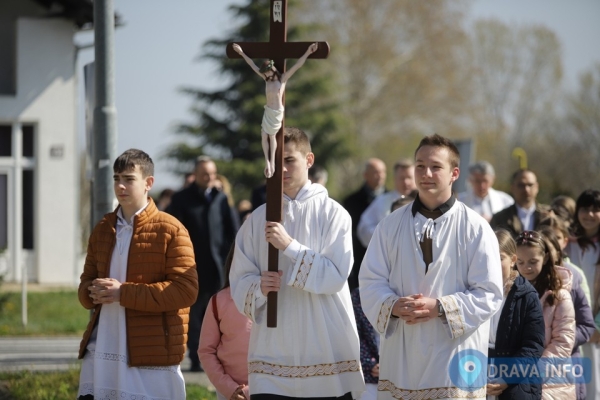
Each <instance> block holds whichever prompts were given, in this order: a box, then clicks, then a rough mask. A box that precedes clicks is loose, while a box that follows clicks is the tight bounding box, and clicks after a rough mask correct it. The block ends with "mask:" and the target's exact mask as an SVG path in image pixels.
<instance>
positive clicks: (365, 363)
mask: <svg viewBox="0 0 600 400" xmlns="http://www.w3.org/2000/svg"><path fill="white" fill-rule="evenodd" d="M359 290H360V289H359V288H358V287H357V288H355V289H353V290H352V291H351V292H350V295H351V296H352V307H353V308H354V317H355V318H356V329H357V330H358V338H359V339H360V365H361V367H362V372H363V376H364V378H365V386H366V390H365V392H364V393H363V394H362V396H361V398H360V400H376V399H377V382H378V381H379V340H380V339H379V333H377V332H375V329H373V325H371V323H370V322H369V320H368V319H367V316H366V315H365V313H364V312H363V310H362V306H361V305H360V292H359Z"/></svg>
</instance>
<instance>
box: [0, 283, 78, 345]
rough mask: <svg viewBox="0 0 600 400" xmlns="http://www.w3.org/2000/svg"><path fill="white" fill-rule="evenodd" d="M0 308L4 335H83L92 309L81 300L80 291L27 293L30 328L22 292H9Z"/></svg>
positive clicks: (1, 326) (0, 320)
mask: <svg viewBox="0 0 600 400" xmlns="http://www.w3.org/2000/svg"><path fill="white" fill-rule="evenodd" d="M6 296H7V300H6V301H5V302H4V304H3V305H2V307H1V308H0V336H37V335H81V334H82V333H83V331H84V330H85V327H86V325H87V322H88V320H89V315H90V314H89V311H87V310H86V309H84V308H83V307H82V306H81V304H80V303H79V300H78V299H77V291H75V290H72V291H59V292H29V293H27V310H28V315H27V320H28V323H27V327H26V328H24V327H23V325H22V323H21V293H18V292H16V293H15V292H12V293H6Z"/></svg>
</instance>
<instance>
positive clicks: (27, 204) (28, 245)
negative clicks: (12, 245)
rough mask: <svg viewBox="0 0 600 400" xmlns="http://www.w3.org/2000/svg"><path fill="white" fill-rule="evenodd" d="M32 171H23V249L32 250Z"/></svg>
mask: <svg viewBox="0 0 600 400" xmlns="http://www.w3.org/2000/svg"><path fill="white" fill-rule="evenodd" d="M33 195H34V180H33V170H31V169H29V170H27V169H26V170H23V248H24V249H28V250H31V249H33V248H34V247H33V218H34V215H33V199H34V198H33Z"/></svg>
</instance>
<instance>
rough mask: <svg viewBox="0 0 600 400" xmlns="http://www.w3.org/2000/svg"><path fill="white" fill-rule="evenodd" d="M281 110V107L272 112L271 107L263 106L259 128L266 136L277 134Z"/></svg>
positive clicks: (281, 120)
mask: <svg viewBox="0 0 600 400" xmlns="http://www.w3.org/2000/svg"><path fill="white" fill-rule="evenodd" d="M283 109H284V108H283V107H281V108H280V109H279V110H273V109H272V108H271V107H268V106H265V113H264V115H263V120H262V124H261V127H262V130H263V132H265V133H266V134H267V135H276V134H277V132H279V129H280V128H281V123H282V122H283Z"/></svg>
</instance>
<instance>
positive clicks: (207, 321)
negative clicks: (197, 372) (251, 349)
mask: <svg viewBox="0 0 600 400" xmlns="http://www.w3.org/2000/svg"><path fill="white" fill-rule="evenodd" d="M215 296H216V298H217V314H218V316H219V322H217V320H216V319H215V315H214V313H213V306H212V298H211V300H210V302H209V303H208V307H207V308H206V313H205V314H204V321H203V322H202V331H201V332H200V345H199V347H198V357H200V362H201V363H202V368H204V371H205V372H206V375H207V376H208V379H210V381H211V383H212V384H213V385H215V388H216V389H217V392H219V393H220V394H221V395H223V396H225V398H227V399H229V398H231V395H232V394H233V392H235V390H236V389H237V387H238V386H239V385H241V384H244V385H246V387H245V389H244V395H245V396H246V398H247V399H249V398H250V395H249V392H248V386H247V385H248V343H249V342H250V330H251V329H252V321H250V320H249V319H248V318H247V317H246V316H245V315H243V314H241V313H240V312H239V311H238V310H237V308H236V307H235V304H234V302H233V299H232V298H231V290H230V288H225V289H223V290H221V291H220V292H218V293H217V294H215ZM215 296H213V297H215Z"/></svg>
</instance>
